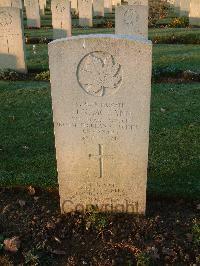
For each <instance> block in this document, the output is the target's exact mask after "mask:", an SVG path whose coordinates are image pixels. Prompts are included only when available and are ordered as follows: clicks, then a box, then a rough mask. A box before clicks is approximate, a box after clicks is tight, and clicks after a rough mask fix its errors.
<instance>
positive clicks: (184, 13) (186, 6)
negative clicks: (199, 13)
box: [180, 0, 190, 17]
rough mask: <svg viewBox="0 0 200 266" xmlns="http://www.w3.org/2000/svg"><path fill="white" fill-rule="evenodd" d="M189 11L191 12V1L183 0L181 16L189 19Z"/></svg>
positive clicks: (181, 2)
mask: <svg viewBox="0 0 200 266" xmlns="http://www.w3.org/2000/svg"><path fill="white" fill-rule="evenodd" d="M189 11H190V0H181V1H180V15H181V16H186V17H188V16H189Z"/></svg>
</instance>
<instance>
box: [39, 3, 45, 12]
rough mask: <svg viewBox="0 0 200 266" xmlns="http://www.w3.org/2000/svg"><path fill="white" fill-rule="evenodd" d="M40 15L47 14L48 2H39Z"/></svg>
mask: <svg viewBox="0 0 200 266" xmlns="http://www.w3.org/2000/svg"><path fill="white" fill-rule="evenodd" d="M39 7H40V14H41V15H44V14H45V7H46V0H39Z"/></svg>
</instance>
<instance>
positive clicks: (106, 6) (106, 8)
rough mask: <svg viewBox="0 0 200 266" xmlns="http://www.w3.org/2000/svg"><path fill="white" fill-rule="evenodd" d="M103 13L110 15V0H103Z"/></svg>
mask: <svg viewBox="0 0 200 266" xmlns="http://www.w3.org/2000/svg"><path fill="white" fill-rule="evenodd" d="M104 12H105V13H112V0H104Z"/></svg>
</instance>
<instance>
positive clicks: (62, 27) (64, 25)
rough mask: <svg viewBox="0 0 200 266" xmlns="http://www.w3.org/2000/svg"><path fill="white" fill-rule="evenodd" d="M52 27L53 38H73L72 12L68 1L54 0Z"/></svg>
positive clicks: (52, 4)
mask: <svg viewBox="0 0 200 266" xmlns="http://www.w3.org/2000/svg"><path fill="white" fill-rule="evenodd" d="M51 11H52V26H53V38H54V39H59V38H65V37H70V36H71V27H72V25H71V24H72V23H71V10H70V2H69V1H68V0H52V1H51Z"/></svg>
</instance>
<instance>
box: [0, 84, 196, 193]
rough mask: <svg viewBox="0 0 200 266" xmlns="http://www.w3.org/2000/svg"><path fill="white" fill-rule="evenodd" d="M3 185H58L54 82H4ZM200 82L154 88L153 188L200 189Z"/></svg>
mask: <svg viewBox="0 0 200 266" xmlns="http://www.w3.org/2000/svg"><path fill="white" fill-rule="evenodd" d="M0 87H1V90H0V105H1V114H0V122H1V123H0V157H1V160H0V185H1V186H5V185H28V184H31V185H33V186H42V187H48V186H53V187H55V186H56V185H57V178H56V162H55V149H54V136H53V124H52V111H51V97H50V85H49V83H48V82H31V81H28V82H3V81H1V82H0ZM199 102H200V83H193V84H157V85H153V88H152V106H151V130H150V152H149V154H150V155H149V183H148V191H149V193H152V194H153V195H165V196H169V197H172V196H177V197H187V198H197V197H199V193H200V183H199V163H200V162H199V159H200V158H199V150H200V142H199V139H200V125H199V118H200V109H199Z"/></svg>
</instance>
